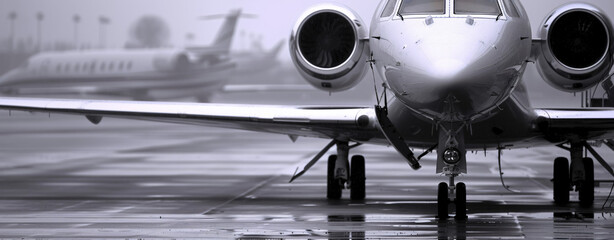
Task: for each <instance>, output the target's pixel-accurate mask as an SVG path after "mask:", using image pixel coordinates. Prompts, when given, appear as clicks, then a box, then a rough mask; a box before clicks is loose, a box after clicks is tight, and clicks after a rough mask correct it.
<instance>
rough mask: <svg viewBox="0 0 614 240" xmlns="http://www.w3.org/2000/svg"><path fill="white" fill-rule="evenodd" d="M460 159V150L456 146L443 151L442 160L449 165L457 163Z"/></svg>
mask: <svg viewBox="0 0 614 240" xmlns="http://www.w3.org/2000/svg"><path fill="white" fill-rule="evenodd" d="M460 159H461V154H460V151H459V150H458V149H456V148H448V149H446V150H445V151H444V152H443V161H444V162H446V163H447V164H450V165H455V164H457V163H458V162H459V161H460Z"/></svg>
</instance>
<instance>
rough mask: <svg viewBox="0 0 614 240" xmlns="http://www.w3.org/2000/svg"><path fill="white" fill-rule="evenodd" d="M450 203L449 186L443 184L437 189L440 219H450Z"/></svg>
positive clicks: (438, 215)
mask: <svg viewBox="0 0 614 240" xmlns="http://www.w3.org/2000/svg"><path fill="white" fill-rule="evenodd" d="M449 201H450V200H449V199H448V184H447V183H445V182H441V183H439V186H438V187H437V217H439V219H448V203H449Z"/></svg>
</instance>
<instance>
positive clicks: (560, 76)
mask: <svg viewBox="0 0 614 240" xmlns="http://www.w3.org/2000/svg"><path fill="white" fill-rule="evenodd" d="M612 33H613V31H612V24H611V22H610V20H609V19H608V17H607V16H606V15H605V13H604V12H603V11H601V10H599V9H598V8H596V7H594V6H592V5H589V4H585V3H572V4H567V5H564V6H562V7H559V8H557V9H555V10H554V11H553V12H552V13H551V14H550V15H549V17H548V18H546V20H545V22H544V23H543V24H542V25H541V29H540V33H539V34H540V37H541V39H542V42H541V46H540V47H541V54H540V55H539V56H538V57H537V69H538V71H539V73H540V75H541V76H542V77H543V78H544V79H545V80H546V82H548V83H549V84H550V85H551V86H553V87H554V88H557V89H559V90H562V91H567V92H579V91H583V90H586V89H588V88H591V87H593V86H595V85H596V84H598V83H599V82H600V81H602V80H604V79H605V78H606V77H607V76H608V73H609V72H610V69H611V68H612V63H613V61H612V60H613V51H612V43H613V41H612V40H613V38H612Z"/></svg>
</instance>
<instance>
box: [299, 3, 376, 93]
mask: <svg viewBox="0 0 614 240" xmlns="http://www.w3.org/2000/svg"><path fill="white" fill-rule="evenodd" d="M369 53H370V49H369V33H368V26H365V24H364V22H363V21H362V20H361V19H360V17H359V16H358V15H357V14H356V13H355V12H353V11H352V10H350V9H348V8H345V7H341V6H338V5H332V4H324V5H318V6H316V7H313V8H311V9H309V10H308V11H306V12H305V13H303V15H302V16H301V17H300V18H299V20H298V22H297V23H296V25H295V27H294V29H293V31H292V35H291V36H290V54H291V56H292V60H293V61H294V64H295V65H296V67H297V68H298V71H299V73H300V74H301V76H303V78H305V79H306V80H307V82H309V83H310V84H311V85H313V86H314V87H316V88H318V89H321V90H324V91H328V92H335V91H343V90H347V89H350V88H352V87H354V86H355V85H356V84H358V83H359V82H360V80H361V79H362V77H363V76H364V75H365V73H366V72H367V60H368V57H369Z"/></svg>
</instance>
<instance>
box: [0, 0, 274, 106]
mask: <svg viewBox="0 0 614 240" xmlns="http://www.w3.org/2000/svg"><path fill="white" fill-rule="evenodd" d="M240 16H241V11H240V10H235V11H232V12H231V13H229V14H228V15H225V16H223V17H224V19H225V21H224V23H223V24H222V26H221V27H220V30H219V31H218V33H217V35H216V38H215V40H214V41H213V43H212V45H211V46H207V47H189V48H186V49H118V50H75V51H64V52H42V53H39V54H36V55H34V56H32V57H31V58H29V59H28V60H27V61H26V62H25V63H24V64H22V65H21V66H20V67H19V68H17V69H14V70H12V71H10V72H8V73H7V74H5V75H3V76H2V77H0V91H1V92H2V93H3V94H5V95H36V94H39V95H74V94H79V95H107V96H108V95H111V96H122V97H128V98H131V99H138V100H154V99H155V100H160V99H174V98H185V97H196V98H198V99H199V100H201V101H207V100H208V99H209V98H210V97H211V95H212V94H213V93H215V92H216V91H219V90H221V89H222V88H223V86H224V85H225V84H226V83H227V81H228V77H229V76H230V75H232V73H233V72H234V71H235V70H234V69H235V67H236V63H235V62H234V61H233V60H232V59H231V57H230V46H231V43H232V40H233V36H234V35H235V34H234V32H235V28H236V25H237V22H238V18H239V17H240ZM276 52H278V49H274V50H273V53H275V55H276ZM275 55H273V56H272V57H273V58H272V59H274V57H275Z"/></svg>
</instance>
